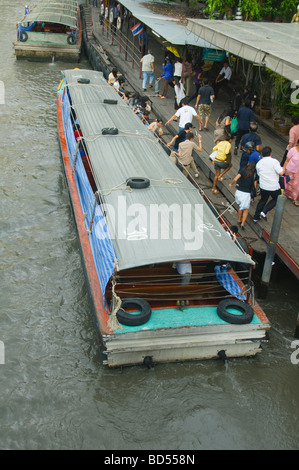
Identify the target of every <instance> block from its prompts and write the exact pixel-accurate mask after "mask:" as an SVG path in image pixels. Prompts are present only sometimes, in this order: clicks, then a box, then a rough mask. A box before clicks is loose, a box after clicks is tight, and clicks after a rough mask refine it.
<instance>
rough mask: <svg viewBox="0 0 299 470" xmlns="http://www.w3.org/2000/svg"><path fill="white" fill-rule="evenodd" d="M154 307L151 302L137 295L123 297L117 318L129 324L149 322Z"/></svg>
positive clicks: (135, 324)
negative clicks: (127, 310)
mask: <svg viewBox="0 0 299 470" xmlns="http://www.w3.org/2000/svg"><path fill="white" fill-rule="evenodd" d="M126 308H127V309H130V310H131V309H136V310H138V311H139V310H140V312H139V313H136V312H126V311H125V309H126ZM151 313H152V309H151V306H150V304H149V303H148V302H147V301H146V300H144V299H139V298H135V297H131V298H129V297H128V298H127V299H123V300H122V302H121V308H120V309H119V310H118V312H117V313H116V316H117V319H118V321H119V322H120V323H122V324H123V325H127V326H138V325H143V324H144V323H146V322H148V321H149V319H150V317H151Z"/></svg>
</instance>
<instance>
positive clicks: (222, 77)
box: [213, 61, 233, 97]
mask: <svg viewBox="0 0 299 470" xmlns="http://www.w3.org/2000/svg"><path fill="white" fill-rule="evenodd" d="M232 73H233V72H232V69H231V68H230V66H229V63H228V62H227V61H225V62H224V64H223V67H222V69H221V70H220V72H219V74H218V77H217V78H216V80H215V84H214V86H213V88H214V92H215V97H217V95H218V91H219V88H220V87H221V86H223V85H224V84H225V83H228V82H229V81H230V79H231V77H232Z"/></svg>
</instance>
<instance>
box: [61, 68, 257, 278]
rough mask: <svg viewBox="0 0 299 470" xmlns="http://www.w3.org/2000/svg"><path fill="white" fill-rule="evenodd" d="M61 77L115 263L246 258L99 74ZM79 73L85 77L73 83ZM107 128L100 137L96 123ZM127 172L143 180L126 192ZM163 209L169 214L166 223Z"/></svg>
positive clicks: (69, 73) (69, 72) (126, 265)
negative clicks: (112, 131) (111, 235)
mask: <svg viewBox="0 0 299 470" xmlns="http://www.w3.org/2000/svg"><path fill="white" fill-rule="evenodd" d="M64 75H65V78H66V81H67V83H68V88H69V91H70V95H71V99H72V104H73V109H74V110H75V112H76V115H77V118H78V121H79V123H80V126H81V130H82V133H83V136H84V139H85V143H86V147H87V150H88V154H89V158H90V161H91V164H92V167H93V171H94V177H95V180H96V183H97V187H98V188H100V189H101V192H102V198H103V200H104V203H105V204H104V209H105V211H106V218H107V221H108V226H109V227H110V229H111V228H112V227H115V231H114V233H115V238H114V240H113V244H114V247H115V250H116V253H117V257H118V264H119V268H120V269H125V268H129V267H132V266H142V265H147V264H151V263H158V262H168V261H169V262H173V261H174V260H178V261H179V260H186V259H187V260H194V259H212V260H230V261H235V262H243V263H244V262H245V263H246V262H247V263H248V262H251V260H249V259H248V257H247V256H246V255H245V254H244V253H242V252H241V250H240V249H239V248H238V247H237V246H236V245H235V244H234V243H233V242H232V240H231V239H230V237H229V236H228V234H227V232H226V231H225V230H224V229H223V228H222V227H221V225H220V224H219V222H218V221H217V219H216V218H215V216H214V215H213V213H212V211H211V210H210V209H209V207H208V206H207V204H206V203H205V202H204V200H203V198H202V196H201V195H200V193H199V191H198V189H196V188H195V187H194V186H193V185H192V184H191V183H190V182H189V181H188V180H187V178H185V177H184V176H183V175H182V173H181V172H180V170H179V169H178V168H177V167H176V166H175V165H174V164H173V163H172V162H171V160H170V159H169V157H168V155H167V154H166V152H165V151H164V150H163V149H162V147H161V145H160V144H159V142H158V141H157V139H156V138H155V137H154V136H153V134H152V133H151V132H150V131H149V130H148V129H147V127H146V126H144V124H143V123H142V122H141V120H140V119H139V118H138V117H137V116H136V115H135V114H134V112H133V110H132V109H131V108H130V107H129V106H128V105H127V104H126V103H125V102H124V101H123V100H122V99H121V98H120V97H119V95H118V94H117V92H116V91H115V90H114V89H113V87H111V86H110V85H108V83H107V81H106V80H105V79H104V78H103V76H102V74H101V73H99V72H95V71H90V70H67V71H65V72H64ZM79 78H87V79H89V80H90V83H89V84H79V83H78V79H79ZM104 99H113V100H117V105H112V104H105V103H104ZM111 127H113V128H117V129H118V132H119V133H118V135H102V129H103V128H111ZM130 177H144V178H148V179H149V180H150V186H149V187H148V188H145V189H133V190H132V191H127V190H125V189H124V188H125V186H126V180H127V178H130ZM158 208H160V209H161V213H162V222H166V223H165V224H164V225H163V228H164V230H165V233H164V234H161V231H160V230H159V223H158V222H157V219H156V215H157V214H158V211H157V210H158ZM171 210H174V212H175V217H174V219H172V218H171V217H170V220H169V221H168V219H167V217H168V215H169V213H171ZM201 210H202V216H200V211H201ZM134 211H135V212H134ZM122 216H125V217H122ZM189 222H190V223H189ZM114 223H115V225H114ZM188 229H189V230H188ZM168 230H169V234H167V231H168ZM180 231H181V233H179V232H180ZM164 236H165V238H163V237H164Z"/></svg>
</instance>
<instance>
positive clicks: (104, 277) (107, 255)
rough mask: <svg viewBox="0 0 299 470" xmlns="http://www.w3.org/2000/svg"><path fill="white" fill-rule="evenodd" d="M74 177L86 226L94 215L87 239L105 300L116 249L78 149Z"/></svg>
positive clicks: (72, 142)
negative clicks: (96, 201)
mask: <svg viewBox="0 0 299 470" xmlns="http://www.w3.org/2000/svg"><path fill="white" fill-rule="evenodd" d="M64 96H65V97H64V101H63V108H62V116H63V124H64V131H65V135H66V141H67V146H68V154H69V157H70V162H71V165H72V166H73V164H74V160H75V157H74V155H75V152H76V146H77V142H76V139H75V137H74V131H73V126H72V121H71V112H70V102H69V97H68V95H67V93H66V92H65V95H64ZM74 178H75V181H76V186H77V190H78V194H79V198H80V203H81V208H82V212H83V214H84V215H85V214H86V218H85V226H86V230H89V228H90V222H91V219H92V216H93V223H92V226H91V233H90V234H89V242H90V246H91V249H92V253H93V259H94V262H95V266H96V270H97V274H98V278H99V282H100V285H101V291H102V295H103V299H104V302H105V289H106V286H107V283H108V282H109V279H110V277H111V275H112V274H113V270H114V264H115V259H116V253H115V250H114V246H113V242H112V240H111V237H110V234H109V230H108V227H107V224H106V220H105V218H104V215H103V213H102V211H101V209H100V206H99V205H98V203H96V206H95V212H94V214H93V210H94V203H95V195H94V192H93V190H92V188H91V186H90V183H89V180H88V177H87V175H86V171H85V168H84V165H83V162H82V159H81V155H80V151H79V150H78V151H77V159H76V164H75V172H74Z"/></svg>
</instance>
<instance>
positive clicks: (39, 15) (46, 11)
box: [19, 0, 79, 28]
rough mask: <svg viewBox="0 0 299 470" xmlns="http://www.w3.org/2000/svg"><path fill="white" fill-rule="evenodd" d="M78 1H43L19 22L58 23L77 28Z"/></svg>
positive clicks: (22, 23) (25, 23) (24, 23)
mask: <svg viewBox="0 0 299 470" xmlns="http://www.w3.org/2000/svg"><path fill="white" fill-rule="evenodd" d="M78 8H79V5H78V2H74V1H73V0H70V1H69V0H63V1H59V0H54V1H41V2H40V3H38V4H37V5H36V6H35V7H33V8H32V10H31V11H30V13H28V14H27V15H26V16H25V17H24V18H23V20H22V21H20V23H19V24H21V25H27V24H28V23H34V22H36V21H37V22H40V23H56V24H63V25H65V26H70V27H71V28H76V25H77V14H78Z"/></svg>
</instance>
